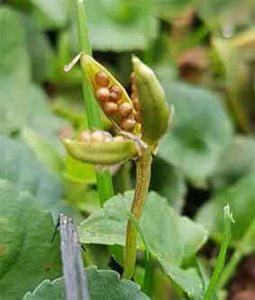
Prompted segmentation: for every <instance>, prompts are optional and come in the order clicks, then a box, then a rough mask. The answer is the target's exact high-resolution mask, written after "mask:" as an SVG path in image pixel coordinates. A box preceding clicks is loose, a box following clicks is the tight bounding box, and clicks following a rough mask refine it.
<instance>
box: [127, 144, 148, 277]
mask: <svg viewBox="0 0 255 300" xmlns="http://www.w3.org/2000/svg"><path fill="white" fill-rule="evenodd" d="M151 163H152V156H151V153H150V151H149V149H146V150H145V152H144V154H143V156H142V157H140V158H139V159H138V160H137V161H136V187H135V194H134V199H133V203H132V207H131V213H132V215H133V216H134V218H135V219H136V221H137V222H138V223H139V220H140V218H141V216H142V212H143V207H144V203H145V200H146V197H147V195H148V189H149V184H150V178H151ZM136 251H137V229H136V227H135V225H134V224H133V222H132V221H131V220H130V219H129V220H128V224H127V233H126V247H125V253H124V274H123V277H124V278H127V279H129V278H131V277H132V276H133V274H134V270H135V263H136Z"/></svg>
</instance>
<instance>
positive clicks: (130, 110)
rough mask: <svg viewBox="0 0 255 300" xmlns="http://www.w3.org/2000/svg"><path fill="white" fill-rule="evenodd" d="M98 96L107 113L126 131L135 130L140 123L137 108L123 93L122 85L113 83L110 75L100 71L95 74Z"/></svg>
mask: <svg viewBox="0 0 255 300" xmlns="http://www.w3.org/2000/svg"><path fill="white" fill-rule="evenodd" d="M94 86H95V89H96V98H97V100H98V101H99V102H100V105H101V107H102V109H103V111H104V112H105V114H106V115H107V116H109V117H111V118H112V119H113V120H114V121H116V123H117V124H118V125H119V126H120V128H121V129H122V130H124V131H129V132H133V131H134V129H135V127H136V126H137V125H138V121H137V120H136V118H135V116H136V109H135V107H134V106H133V104H132V102H130V101H128V100H127V99H126V98H125V95H123V91H122V89H121V87H119V86H118V85H117V84H111V80H110V78H109V75H108V74H107V73H106V72H105V71H99V72H98V73H97V74H96V75H95V85H94Z"/></svg>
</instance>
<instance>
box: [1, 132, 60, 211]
mask: <svg viewBox="0 0 255 300" xmlns="http://www.w3.org/2000/svg"><path fill="white" fill-rule="evenodd" d="M0 156H1V168H0V178H3V179H7V180H9V181H11V182H12V183H14V184H15V185H16V186H17V187H18V188H20V189H22V190H27V191H29V192H30V193H31V194H33V195H34V196H35V197H36V199H37V200H38V201H40V202H41V203H42V204H43V205H44V206H45V207H46V208H48V209H53V210H58V207H59V209H60V210H61V207H62V208H63V207H64V202H62V197H63V190H62V184H61V181H60V180H59V178H58V177H57V176H56V175H54V174H53V173H50V172H49V171H48V170H47V169H45V167H44V166H43V165H42V163H40V162H39V161H38V160H37V159H36V157H35V156H34V154H33V153H32V151H31V150H30V149H29V147H28V146H27V145H26V144H24V143H23V142H21V141H15V140H12V139H11V138H8V137H4V136H0Z"/></svg>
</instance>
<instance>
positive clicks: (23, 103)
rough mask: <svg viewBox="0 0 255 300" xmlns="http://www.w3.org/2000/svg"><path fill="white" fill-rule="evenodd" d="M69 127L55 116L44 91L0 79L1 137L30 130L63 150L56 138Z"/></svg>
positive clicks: (10, 79)
mask: <svg viewBox="0 0 255 300" xmlns="http://www.w3.org/2000/svg"><path fill="white" fill-rule="evenodd" d="M17 112H18V113H17ZM65 124H66V123H65V122H64V121H63V120H62V119H60V118H58V117H56V116H54V115H53V114H52V113H51V111H50V109H49V107H48V104H47V98H46V95H45V94H44V92H43V91H42V90H41V89H40V88H38V87H37V86H35V85H32V84H29V83H26V84H25V83H24V84H23V83H20V84H19V85H17V84H16V82H15V80H14V79H13V78H7V77H2V78H0V133H3V134H6V135H10V134H12V133H15V132H17V131H20V130H21V129H22V127H25V126H29V127H31V128H33V129H35V130H36V131H37V132H38V133H40V134H42V135H43V136H44V137H45V138H47V139H48V141H54V143H55V144H56V145H58V147H60V142H57V141H56V136H58V133H59V130H60V128H61V127H63V126H65ZM61 148H62V146H61Z"/></svg>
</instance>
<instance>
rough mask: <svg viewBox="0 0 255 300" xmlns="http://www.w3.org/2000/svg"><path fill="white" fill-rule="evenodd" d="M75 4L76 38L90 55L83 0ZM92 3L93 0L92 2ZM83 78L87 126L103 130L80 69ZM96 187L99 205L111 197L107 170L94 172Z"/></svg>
mask: <svg viewBox="0 0 255 300" xmlns="http://www.w3.org/2000/svg"><path fill="white" fill-rule="evenodd" d="M75 1H76V2H77V13H78V36H79V41H80V49H81V50H82V51H84V52H86V53H87V54H89V55H92V49H91V46H90V40H89V34H88V26H87V16H86V8H85V3H84V1H83V0H75ZM92 1H93V0H92ZM82 75H83V76H82V77H83V85H82V86H83V97H84V101H85V105H86V111H87V119H88V126H89V128H90V129H92V130H93V129H96V128H97V129H103V122H102V118H101V112H100V108H99V106H98V104H97V102H96V100H95V98H94V95H93V93H92V91H91V88H90V85H89V82H88V78H87V74H86V70H84V69H82ZM96 173H97V186H98V193H99V198H100V202H101V205H103V204H104V202H105V201H106V200H107V199H109V198H110V197H112V196H113V194H114V191H113V184H112V178H111V174H110V172H109V171H108V170H96Z"/></svg>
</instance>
